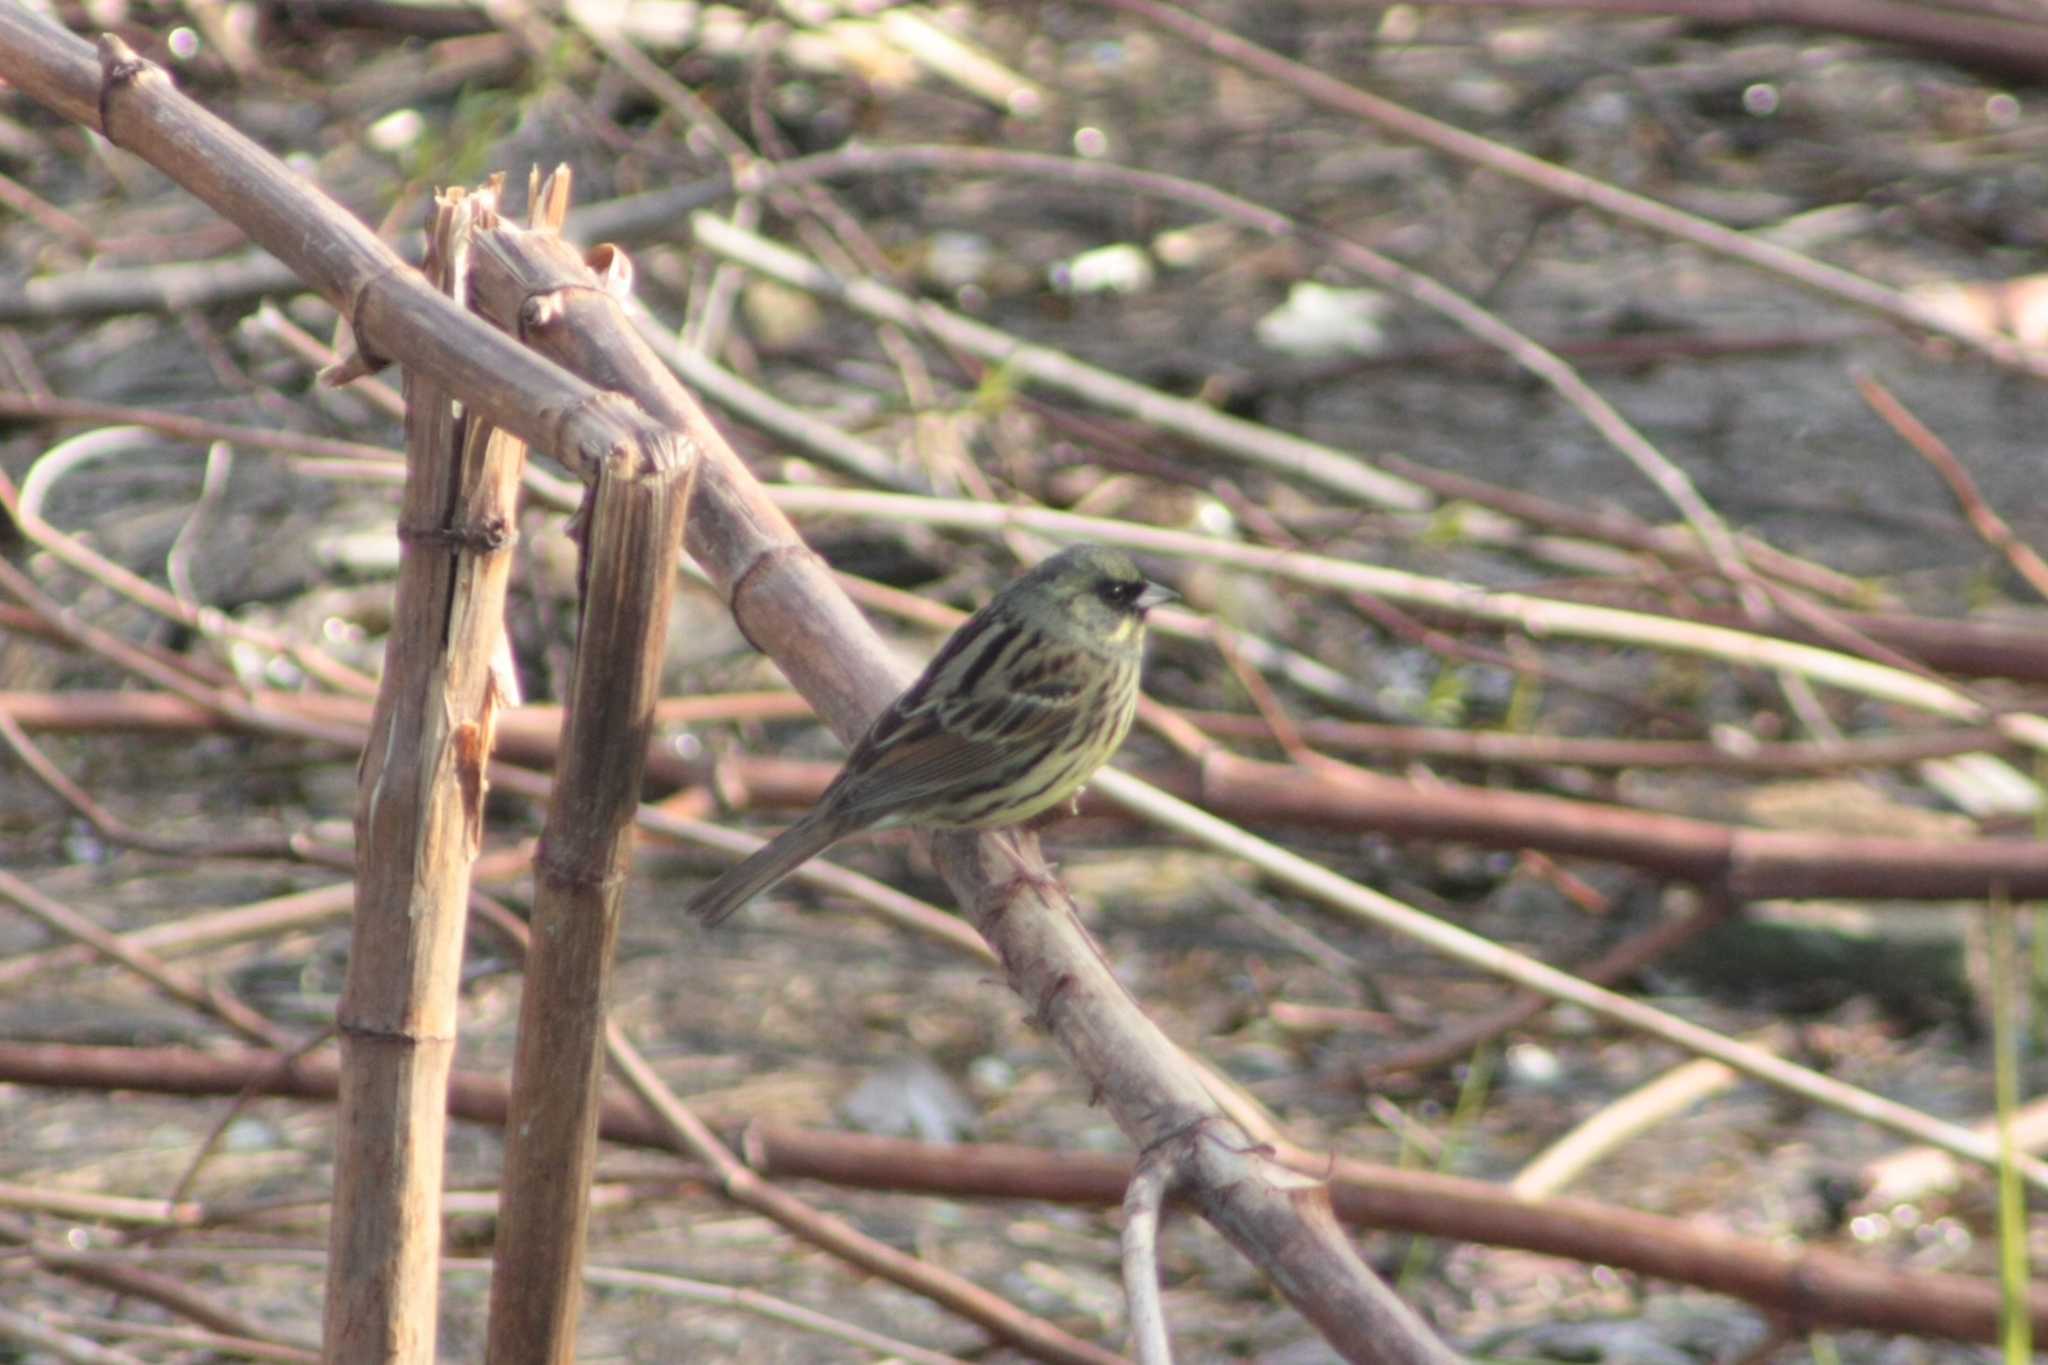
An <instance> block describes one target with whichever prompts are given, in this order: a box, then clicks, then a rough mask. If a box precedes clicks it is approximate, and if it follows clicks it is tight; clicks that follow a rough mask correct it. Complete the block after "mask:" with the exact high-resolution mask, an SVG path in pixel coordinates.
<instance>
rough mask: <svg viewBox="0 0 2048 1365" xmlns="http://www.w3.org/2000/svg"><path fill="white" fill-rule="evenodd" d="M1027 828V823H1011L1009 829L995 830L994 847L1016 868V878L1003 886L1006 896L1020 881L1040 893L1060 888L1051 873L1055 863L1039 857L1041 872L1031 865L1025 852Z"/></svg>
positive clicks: (1047, 892)
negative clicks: (1020, 824)
mask: <svg viewBox="0 0 2048 1365" xmlns="http://www.w3.org/2000/svg"><path fill="white" fill-rule="evenodd" d="M1029 828H1030V826H1029V825H1022V826H1015V825H1013V826H1011V827H1010V828H1009V829H1004V830H998V831H996V835H995V845H996V847H997V848H1000V849H1001V850H1002V851H1003V856H1004V857H1006V858H1008V859H1009V860H1010V864H1011V866H1013V867H1015V868H1016V869H1017V876H1016V878H1015V879H1014V880H1013V881H1011V882H1010V883H1009V885H1008V886H1005V887H1004V888H1003V890H1004V894H1005V895H1006V896H1007V895H1008V893H1009V890H1010V888H1011V887H1014V886H1017V885H1018V884H1020V883H1021V884H1022V885H1024V886H1028V887H1030V888H1031V889H1032V890H1034V891H1037V892H1039V893H1040V894H1046V895H1049V894H1051V893H1052V892H1054V891H1056V890H1059V889H1060V882H1059V878H1057V877H1055V876H1053V875H1052V874H1053V872H1054V870H1055V868H1056V864H1053V863H1051V862H1046V861H1045V860H1044V859H1040V862H1041V863H1042V864H1043V866H1044V868H1045V870H1044V871H1042V872H1041V871H1039V869H1038V868H1036V867H1034V866H1032V863H1031V858H1030V855H1028V854H1027V853H1025V851H1024V831H1025V830H1027V829H1029Z"/></svg>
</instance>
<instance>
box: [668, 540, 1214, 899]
mask: <svg viewBox="0 0 2048 1365" xmlns="http://www.w3.org/2000/svg"><path fill="white" fill-rule="evenodd" d="M1177 596H1179V594H1178V593H1176V592H1174V591H1173V590H1172V589H1170V588H1164V587H1161V586H1160V585H1159V584H1157V583H1154V582H1151V581H1150V580H1148V579H1147V578H1146V577H1145V575H1143V574H1141V573H1139V572H1138V566H1137V565H1135V564H1133V563H1132V562H1131V560H1130V557H1129V556H1128V555H1126V554H1124V553H1123V552H1122V551H1119V550H1109V549H1103V548H1101V547H1100V546H1094V545H1076V546H1074V547H1072V548H1071V549H1066V550H1062V551H1060V552H1059V553H1058V554H1056V555H1053V556H1052V557H1051V558H1049V559H1047V560H1046V561H1045V562H1044V563H1042V564H1040V565H1039V566H1038V567H1037V568H1035V569H1033V570H1031V571H1030V572H1029V573H1027V574H1025V575H1024V576H1023V577H1021V578H1019V579H1018V580H1017V581H1016V582H1014V583H1012V584H1010V586H1009V587H1007V588H1004V589H1003V590H1002V591H1001V592H999V593H997V594H996V595H995V597H994V598H992V599H990V601H989V604H988V605H987V606H985V607H983V608H982V609H981V610H980V611H977V612H976V613H974V615H972V616H970V617H968V618H967V620H966V621H965V622H964V623H963V624H962V625H961V627H960V629H958V630H956V631H954V632H953V636H952V638H951V639H949V640H947V641H946V644H945V647H944V648H942V649H941V650H940V651H939V653H938V657H936V658H934V659H933V660H932V661H931V663H930V664H929V665H927V666H926V668H925V670H924V673H923V674H922V675H921V676H920V677H919V678H918V680H917V681H916V682H914V683H912V684H911V685H910V688H909V690H907V691H906V692H904V694H903V695H902V696H900V697H898V698H896V700H895V701H893V702H891V703H890V704H889V709H888V710H886V711H884V712H882V714H881V715H880V716H878V717H876V718H875V723H874V724H873V725H871V726H869V727H868V732H867V733H866V734H865V735H862V736H861V738H860V742H859V743H858V744H855V745H854V746H853V752H852V753H851V754H850V755H848V756H847V759H846V766H845V767H843V768H841V769H840V770H839V775H838V776H837V777H835V778H833V779H832V784H831V785H830V786H828V787H827V788H825V794H824V795H823V796H821V797H819V798H818V804H817V805H815V806H813V807H811V809H810V810H809V811H807V812H805V813H804V816H803V818H801V819H799V820H798V821H797V822H796V823H795V824H793V825H791V826H790V827H789V828H788V829H786V830H784V831H783V832H782V833H780V834H778V835H776V836H775V838H774V839H772V840H770V841H769V843H768V844H767V846H766V847H764V848H762V849H760V850H759V851H758V852H756V853H755V854H754V855H753V856H752V857H750V858H748V859H746V861H744V862H742V863H740V864H739V865H738V866H736V867H733V868H731V869H729V870H728V871H726V873H725V874H724V875H723V876H721V877H719V879H718V880H717V881H715V882H713V883H711V885H709V886H707V887H705V888H704V889H703V890H702V891H699V892H698V893H697V895H696V896H695V897H694V898H693V899H692V900H691V902H690V907H689V908H690V913H691V914H693V915H696V916H697V917H698V918H699V919H701V920H703V921H704V922H705V923H706V924H716V923H718V922H719V921H720V920H722V919H724V918H726V917H727V916H728V915H730V914H732V913H733V912H734V911H735V910H738V909H739V908H740V907H741V906H743V905H745V904H746V903H747V902H748V901H750V900H752V899H753V898H754V897H755V896H757V895H759V894H760V893H761V892H763V891H766V890H767V889H768V888H769V887H771V886H773V885H774V884H775V883H777V882H779V881H781V880H782V879H783V878H784V877H786V876H788V875H789V874H790V873H791V872H794V871H795V870H796V869H797V868H798V867H799V866H801V865H802V864H803V863H804V862H805V861H806V860H807V859H809V858H811V857H813V856H815V855H816V854H819V853H822V852H824V851H825V850H826V849H827V848H829V847H831V846H832V845H833V844H836V843H838V842H839V841H840V840H841V839H844V838H846V837H847V836H848V835H849V834H855V833H858V832H859V831H861V830H864V829H891V828H895V827H898V826H903V825H915V826H922V827H925V828H929V829H988V828H992V827H994V826H998V825H1014V824H1019V823H1022V822H1023V821H1025V820H1029V819H1030V818H1031V817H1032V816H1034V815H1037V814H1039V813H1041V812H1043V811H1047V810H1050V809H1052V808H1053V807H1054V806H1057V805H1059V804H1060V803H1061V802H1062V801H1065V800H1067V799H1068V798H1070V797H1072V796H1073V795H1074V794H1075V793H1076V792H1078V791H1079V790H1080V789H1081V785H1082V784H1083V783H1084V782H1086V781H1087V780H1088V779H1089V778H1090V777H1091V776H1093V775H1094V772H1095V770H1096V769H1097V768H1099V767H1101V766H1102V765H1103V764H1104V763H1105V762H1106V761H1108V759H1109V756H1110V755H1111V754H1113V753H1115V752H1116V751H1117V746H1118V745H1120V744H1122V743H1123V742H1124V735H1125V734H1126V733H1127V732H1128V731H1129V730H1130V728H1131V717H1132V715H1133V714H1135V713H1136V711H1137V709H1138V667H1139V664H1140V662H1141V659H1142V656H1143V654H1144V649H1145V613H1146V612H1147V611H1150V610H1151V609H1152V608H1153V607H1156V606H1158V605H1159V604H1160V603H1162V602H1170V601H1172V600H1173V599H1174V598H1175V597H1177Z"/></svg>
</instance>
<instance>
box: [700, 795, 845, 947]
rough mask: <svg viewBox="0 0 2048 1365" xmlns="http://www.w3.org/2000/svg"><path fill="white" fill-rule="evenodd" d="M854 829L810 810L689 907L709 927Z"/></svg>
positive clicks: (725, 875) (711, 886)
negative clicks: (849, 828)
mask: <svg viewBox="0 0 2048 1365" xmlns="http://www.w3.org/2000/svg"><path fill="white" fill-rule="evenodd" d="M850 833H852V831H851V830H848V829H847V828H845V826H844V824H843V822H841V821H839V820H835V819H832V818H830V817H829V816H826V815H825V814H824V813H823V812H822V811H818V810H812V811H809V812H807V813H806V814H805V815H804V817H803V818H802V819H801V820H798V821H797V822H796V823H795V824H793V825H791V826H790V827H789V828H788V829H786V830H784V831H782V833H780V834H778V835H776V836H775V837H774V838H773V839H770V840H769V841H768V842H767V843H766V844H765V845H763V846H762V847H761V848H760V849H759V850H757V851H756V852H755V853H753V854H752V855H751V856H750V857H748V858H747V859H746V860H745V861H743V862H741V863H739V864H738V865H736V866H734V867H730V868H727V869H726V871H725V872H724V873H723V874H722V875H721V876H720V877H719V879H718V880H717V881H715V882H713V883H711V885H709V886H707V887H705V888H704V889H703V890H701V891H699V892H698V893H697V894H696V895H695V896H693V897H691V899H690V904H689V911H690V913H691V914H693V915H695V916H696V917H697V918H698V919H700V920H703V921H704V923H705V925H706V926H707V927H709V926H710V925H714V924H717V923H718V922H719V921H720V920H723V919H726V918H728V917H729V916H731V915H732V914H733V913H734V912H735V911H737V910H738V909H739V908H740V907H741V906H743V905H745V904H746V903H747V902H748V901H750V900H752V899H753V898H754V897H756V896H758V895H760V894H761V893H762V892H763V891H766V890H767V889H768V888H769V887H771V886H773V885H775V883H777V882H779V881H781V880H782V879H783V878H784V877H787V876H788V875H789V874H790V873H792V872H794V871H796V870H797V868H799V867H801V866H802V865H803V864H804V863H806V862H808V861H809V860H810V859H812V858H814V857H816V856H817V855H818V854H820V853H823V852H824V851H825V850H826V849H827V848H829V847H831V846H832V845H833V844H835V843H837V842H838V841H839V840H840V839H842V838H844V837H845V836H846V835H848V834H850Z"/></svg>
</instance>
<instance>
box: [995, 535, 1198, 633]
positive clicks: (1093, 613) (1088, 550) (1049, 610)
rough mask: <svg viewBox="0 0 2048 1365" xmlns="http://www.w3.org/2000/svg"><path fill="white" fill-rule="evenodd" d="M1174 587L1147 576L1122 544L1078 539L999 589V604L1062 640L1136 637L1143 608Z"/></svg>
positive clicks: (1166, 596)
mask: <svg viewBox="0 0 2048 1365" xmlns="http://www.w3.org/2000/svg"><path fill="white" fill-rule="evenodd" d="M1174 596H1175V594H1174V593H1172V592H1170V591H1168V590H1167V589H1165V588H1162V587H1160V586H1159V585H1158V584H1156V583H1153V582H1151V581H1150V580H1148V579H1147V578H1146V577H1145V575H1144V574H1142V573H1140V572H1139V571H1138V566H1137V565H1136V564H1134V563H1132V562H1131V557H1130V556H1129V555H1127V554H1125V553H1124V552H1123V551H1121V550H1111V549H1107V548H1105V547H1103V546H1100V545H1076V546H1074V547H1073V548H1071V549H1066V550H1062V551H1060V552H1059V553H1058V554H1056V555H1053V556H1051V557H1050V558H1048V559H1046V560H1044V561H1042V562H1041V563H1040V564H1039V565H1038V567H1036V568H1034V569H1032V570H1031V571H1030V572H1029V573H1027V574H1025V575H1024V576H1023V577H1021V578H1019V579H1018V580H1017V581H1016V582H1014V583H1012V584H1011V585H1010V587H1009V588H1008V589H1007V590H1006V591H1005V592H1004V593H1003V594H1002V598H1003V599H1004V602H1003V604H1004V605H1005V606H1007V607H1009V608H1011V609H1012V610H1014V611H1015V612H1016V613H1017V615H1019V616H1021V617H1024V618H1025V619H1028V620H1029V621H1030V622H1031V623H1032V624H1033V625H1035V626H1037V627H1038V628H1039V629H1040V630H1042V631H1044V632H1045V633H1046V634H1048V635H1050V636H1053V637H1054V638H1056V639H1058V640H1059V641H1061V642H1062V643H1066V644H1074V645H1084V646H1091V647H1094V648H1098V649H1100V648H1104V647H1115V646H1119V645H1126V644H1130V643H1134V642H1135V639H1136V637H1137V634H1138V629H1137V628H1138V627H1139V625H1141V624H1142V623H1143V621H1144V619H1145V613H1146V612H1147V611H1148V610H1150V609H1151V608H1153V607H1155V606H1157V605H1159V604H1160V603H1161V602H1165V601H1169V600H1171V599H1172V598H1173V597H1174Z"/></svg>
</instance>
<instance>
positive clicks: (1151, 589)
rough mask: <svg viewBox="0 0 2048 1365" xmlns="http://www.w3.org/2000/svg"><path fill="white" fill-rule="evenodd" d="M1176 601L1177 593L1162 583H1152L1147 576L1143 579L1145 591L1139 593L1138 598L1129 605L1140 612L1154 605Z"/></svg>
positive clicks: (1178, 599) (1177, 598) (1161, 605)
mask: <svg viewBox="0 0 2048 1365" xmlns="http://www.w3.org/2000/svg"><path fill="white" fill-rule="evenodd" d="M1178 601H1180V594H1179V593H1177V592H1175V591H1174V590H1173V589H1172V588H1169V587H1167V586H1166V585H1165V584H1164V583H1154V582H1153V581H1152V580H1151V579H1149V578H1148V579H1146V580H1145V591H1143V592H1141V593H1139V594H1138V600H1137V601H1136V602H1134V603H1132V604H1131V605H1133V606H1135V607H1136V608H1137V609H1138V610H1139V611H1140V612H1147V611H1150V610H1152V608H1154V607H1163V606H1165V605H1166V604H1167V603H1168V602H1178Z"/></svg>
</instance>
